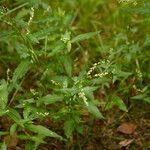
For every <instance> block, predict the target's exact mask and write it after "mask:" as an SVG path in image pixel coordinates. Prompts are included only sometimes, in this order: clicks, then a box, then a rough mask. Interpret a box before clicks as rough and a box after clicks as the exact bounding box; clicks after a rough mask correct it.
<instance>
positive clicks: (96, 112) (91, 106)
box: [86, 102, 104, 119]
mask: <svg viewBox="0 0 150 150" xmlns="http://www.w3.org/2000/svg"><path fill="white" fill-rule="evenodd" d="M86 107H87V109H88V112H90V113H91V114H93V115H94V116H95V117H96V118H100V119H102V118H104V117H103V115H102V113H101V112H100V111H99V109H98V108H97V106H95V105H94V104H93V103H91V102H89V103H88V106H86Z"/></svg>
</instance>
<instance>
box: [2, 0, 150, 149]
mask: <svg viewBox="0 0 150 150" xmlns="http://www.w3.org/2000/svg"><path fill="white" fill-rule="evenodd" d="M135 2H136V3H135ZM0 5H1V6H0V29H1V32H0V61H1V63H0V77H1V78H2V79H1V80H0V116H1V117H7V118H9V119H11V121H12V123H11V125H10V128H9V129H8V130H7V131H0V136H1V137H4V136H5V135H8V134H10V135H13V134H14V133H17V138H18V139H20V140H26V141H28V144H26V145H25V149H26V150H30V149H37V148H38V146H39V145H40V144H46V142H45V138H48V137H53V138H56V139H59V140H60V141H64V142H66V144H67V143H68V141H69V142H70V143H71V142H72V139H73V138H74V135H80V136H85V135H84V134H85V132H86V129H87V128H86V126H87V123H88V122H92V121H93V119H102V120H103V119H104V118H105V115H104V112H107V111H111V110H112V109H113V108H114V107H116V108H117V109H119V110H121V111H125V112H127V111H128V103H126V102H127V101H130V100H131V102H133V100H134V101H137V100H140V101H143V102H145V103H150V99H149V94H150V92H149V86H148V83H149V81H150V71H149V70H148V68H149V67H150V63H149V58H150V53H149V48H150V35H149V33H150V28H149V6H150V4H149V2H148V1H146V0H145V1H141V2H139V1H128V2H125V1H122V3H119V1H117V0H116V1H111V0H109V1H105V0H101V1H97V0H89V1H88V2H87V1H86V0H74V1H70V0H64V1H63V2H61V1H60V0H56V1H48V0H45V1H41V0H27V1H25V0H16V1H10V2H8V1H6V0H2V1H0ZM137 14H138V15H139V16H138V15H137ZM1 72H2V75H1ZM101 93H103V95H104V96H103V98H102V97H101ZM103 111H104V112H103ZM85 118H86V119H85ZM45 119H48V120H51V121H53V122H55V123H56V124H58V125H59V124H62V125H63V127H62V126H61V127H60V128H61V129H62V130H63V131H64V132H62V134H61V135H59V134H57V130H56V131H55V129H52V130H50V127H49V126H51V124H49V126H48V127H47V126H44V125H42V124H40V123H39V122H41V121H43V120H45ZM105 119H107V118H105ZM36 122H37V123H36ZM53 130H54V131H53ZM1 149H7V145H6V144H5V143H1Z"/></svg>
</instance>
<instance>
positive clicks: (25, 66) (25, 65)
mask: <svg viewBox="0 0 150 150" xmlns="http://www.w3.org/2000/svg"><path fill="white" fill-rule="evenodd" d="M29 68H30V62H29V61H28V60H23V61H22V62H21V63H20V64H19V65H18V67H17V68H16V69H15V71H14V74H13V78H12V83H11V84H10V87H9V92H11V91H12V89H13V88H14V87H15V86H16V84H17V81H18V80H19V79H21V78H23V76H24V75H25V74H26V73H27V71H28V70H29Z"/></svg>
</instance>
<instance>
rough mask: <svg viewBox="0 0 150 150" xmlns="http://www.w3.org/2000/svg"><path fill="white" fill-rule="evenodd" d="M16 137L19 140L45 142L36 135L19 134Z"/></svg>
mask: <svg viewBox="0 0 150 150" xmlns="http://www.w3.org/2000/svg"><path fill="white" fill-rule="evenodd" d="M17 137H18V138H19V139H21V140H31V141H34V142H38V143H43V144H45V143H46V142H44V141H43V139H41V138H39V137H38V136H31V135H25V134H20V135H17Z"/></svg>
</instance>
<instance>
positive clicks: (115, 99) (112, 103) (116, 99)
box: [105, 95, 128, 112]
mask: <svg viewBox="0 0 150 150" xmlns="http://www.w3.org/2000/svg"><path fill="white" fill-rule="evenodd" d="M113 106H118V107H119V109H121V110H123V111H126V112H127V111H128V109H127V107H126V105H125V103H124V102H123V100H122V99H121V98H120V97H118V96H116V95H113V96H112V98H111V101H110V102H108V103H107V104H106V106H105V109H111V108H112V107H113Z"/></svg>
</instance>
